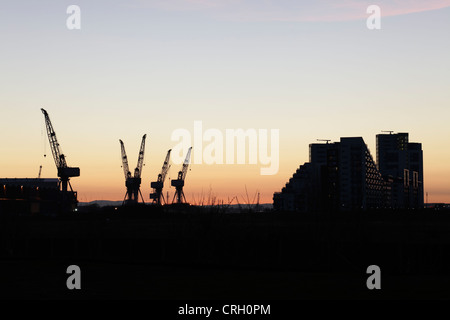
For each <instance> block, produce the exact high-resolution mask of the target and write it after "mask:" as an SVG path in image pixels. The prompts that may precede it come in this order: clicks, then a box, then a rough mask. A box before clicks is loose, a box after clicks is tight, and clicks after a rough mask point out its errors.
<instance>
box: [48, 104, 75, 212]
mask: <svg viewBox="0 0 450 320" xmlns="http://www.w3.org/2000/svg"><path fill="white" fill-rule="evenodd" d="M41 111H42V113H43V114H44V118H45V127H46V129H47V136H48V141H49V143H50V149H51V150H52V154H53V159H54V161H55V165H56V168H57V170H58V177H59V184H58V188H59V189H60V191H62V202H63V205H64V206H65V208H64V210H66V209H71V208H74V207H75V206H76V204H77V202H78V201H77V199H76V198H77V195H76V192H74V191H73V189H72V185H71V184H70V178H71V177H79V176H80V168H78V167H69V166H67V162H66V157H65V156H64V154H63V153H62V152H61V148H60V145H59V143H58V139H57V138H56V133H55V130H54V128H53V125H52V122H51V120H50V117H49V115H48V113H47V111H46V110H45V109H43V108H41ZM68 186H69V187H70V190H71V191H70V192H68V190H67V187H68Z"/></svg>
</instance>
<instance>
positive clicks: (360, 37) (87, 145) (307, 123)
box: [0, 0, 450, 203]
mask: <svg viewBox="0 0 450 320" xmlns="http://www.w3.org/2000/svg"><path fill="white" fill-rule="evenodd" d="M168 3H169V4H170V5H169V4H168ZM333 3H334V2H332V1H317V2H316V1H309V2H306V1H304V2H302V1H296V2H293V1H267V2H265V4H264V5H260V6H256V4H255V2H254V1H229V2H225V1H218V0H216V1H206V0H205V1H187V0H178V1H172V2H166V1H164V2H162V1H137V0H136V1H95V3H92V2H91V1H79V2H78V5H79V6H80V8H81V29H80V30H68V29H67V27H66V19H67V17H68V15H67V13H66V8H67V6H69V5H70V4H72V3H69V2H65V1H62V2H61V1H42V2H39V3H36V2H31V1H16V2H10V3H8V4H3V3H2V4H1V5H0V41H1V47H2V50H1V53H0V57H1V59H0V67H1V68H0V70H1V72H0V92H1V94H0V105H1V117H0V128H1V135H0V145H1V150H2V151H1V157H0V177H2V178H16V177H17V178H25V177H28V178H35V177H37V175H38V172H39V166H40V165H42V166H43V169H42V176H43V177H48V178H55V177H56V167H55V164H54V163H53V159H52V156H51V151H50V148H49V144H48V139H47V136H46V132H45V125H44V117H43V115H42V113H41V111H40V108H45V109H46V110H47V111H48V113H49V115H50V118H51V120H52V122H53V125H54V128H55V131H56V134H57V137H58V140H59V142H60V144H61V147H62V150H63V152H64V154H65V155H66V157H67V162H68V164H69V166H78V167H80V169H81V176H80V177H78V178H73V179H72V180H71V182H72V186H73V187H74V189H75V190H76V191H78V199H79V201H82V202H87V201H93V200H122V199H123V197H124V194H125V181H124V176H123V172H122V168H121V157H120V145H119V139H122V140H123V141H124V143H125V147H126V151H127V154H128V159H129V164H130V168H131V169H134V167H135V165H136V161H137V156H138V149H139V145H140V142H141V137H142V135H143V134H147V144H146V153H145V167H144V169H143V172H142V187H141V190H142V193H143V196H144V200H145V201H146V202H149V201H150V200H149V193H150V192H151V189H150V182H151V181H154V180H156V177H157V175H158V173H159V171H160V169H161V166H162V164H163V160H164V157H165V155H166V152H167V150H168V149H170V148H173V147H174V146H175V145H176V144H177V141H172V140H171V135H172V133H173V132H174V130H176V129H181V128H184V129H186V130H188V131H190V132H191V133H192V134H193V132H194V121H202V124H203V130H204V131H205V130H207V129H217V130H219V131H220V132H222V133H223V134H225V130H226V129H238V128H242V129H244V130H247V129H256V130H258V129H268V130H270V129H279V134H280V136H279V138H280V139H279V170H278V173H276V174H274V175H265V176H264V175H261V174H260V168H261V167H264V165H261V164H256V165H250V164H243V165H237V164H228V165H226V164H215V165H206V164H193V165H192V166H191V170H190V171H189V172H188V174H187V178H186V186H185V190H184V191H185V194H186V197H187V199H188V201H190V202H194V197H195V199H196V200H197V201H198V199H200V197H201V195H202V194H203V197H204V198H205V199H207V198H208V196H209V194H211V195H212V196H214V197H216V198H217V199H223V200H224V201H225V202H226V201H227V199H228V198H230V199H231V198H232V197H234V196H238V197H239V201H240V202H241V203H245V202H246V201H247V200H246V198H247V196H246V188H247V190H248V194H249V197H250V198H251V199H250V201H252V199H253V197H254V195H255V193H256V192H259V193H260V203H271V202H272V196H273V193H274V192H275V191H280V190H281V188H282V187H283V186H284V184H285V183H286V182H287V181H288V179H289V178H290V177H291V176H292V174H293V173H294V171H295V170H296V169H297V168H298V167H299V166H300V165H301V164H303V163H304V162H307V161H308V145H309V144H310V143H314V142H316V140H317V139H330V140H332V141H338V140H339V138H340V137H350V136H361V137H363V138H364V140H365V142H366V144H367V145H368V146H369V148H370V150H371V153H372V156H373V157H374V158H375V157H376V145H375V136H376V134H378V133H381V130H393V131H395V132H409V137H410V141H411V142H421V143H422V148H423V152H424V189H425V192H426V193H428V201H429V202H447V203H450V182H449V181H450V149H449V148H448V146H449V145H450V126H449V119H450V59H449V57H450V42H449V41H448V30H450V7H449V6H450V2H449V1H430V2H426V4H427V5H424V4H423V3H424V2H421V3H422V4H420V2H418V1H398V2H397V1H395V2H394V3H395V4H393V2H392V1H380V2H379V5H380V7H381V13H382V18H381V19H382V20H381V21H382V22H381V23H382V24H381V25H382V28H381V30H369V29H368V28H367V27H366V18H367V16H368V15H367V13H366V12H365V8H367V6H368V5H370V4H371V3H369V2H367V1H343V2H342V3H341V5H340V6H336V5H335V4H333ZM384 13H385V15H383V14H384ZM204 144H206V143H204ZM44 154H46V157H44ZM193 156H194V155H193ZM180 167H181V165H180V164H173V165H172V168H171V170H170V172H169V177H170V178H176V174H177V172H178V170H179V169H180ZM169 185H170V183H169V182H168V180H167V181H166V187H165V189H164V194H165V193H166V192H167V191H169V193H170V196H171V197H173V194H174V188H169Z"/></svg>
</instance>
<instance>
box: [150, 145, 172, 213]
mask: <svg viewBox="0 0 450 320" xmlns="http://www.w3.org/2000/svg"><path fill="white" fill-rule="evenodd" d="M171 151H172V149H170V150H169V151H167V155H166V159H165V160H164V164H163V166H162V169H161V173H160V174H158V180H157V181H154V182H152V183H150V187H151V188H153V193H150V199H153V203H155V204H157V205H161V198H162V199H163V200H164V202H166V199H164V194H163V192H162V190H163V188H164V180H166V175H167V172H168V171H169V169H170V165H169V160H170V152H171ZM168 200H169V199H167V201H168Z"/></svg>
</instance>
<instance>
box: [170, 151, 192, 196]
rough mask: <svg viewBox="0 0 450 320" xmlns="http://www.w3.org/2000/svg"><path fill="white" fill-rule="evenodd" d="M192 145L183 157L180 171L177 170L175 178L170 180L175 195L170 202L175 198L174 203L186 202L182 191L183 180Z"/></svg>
mask: <svg viewBox="0 0 450 320" xmlns="http://www.w3.org/2000/svg"><path fill="white" fill-rule="evenodd" d="M191 150H192V147H190V148H189V150H188V152H187V154H186V158H185V159H184V163H183V166H182V168H181V170H180V171H178V177H177V179H176V180H172V181H171V185H172V187H175V195H174V196H173V200H172V203H173V202H174V201H175V199H176V203H183V202H184V203H186V197H185V195H184V192H183V187H184V180H185V179H186V174H187V170H188V167H189V161H190V158H191Z"/></svg>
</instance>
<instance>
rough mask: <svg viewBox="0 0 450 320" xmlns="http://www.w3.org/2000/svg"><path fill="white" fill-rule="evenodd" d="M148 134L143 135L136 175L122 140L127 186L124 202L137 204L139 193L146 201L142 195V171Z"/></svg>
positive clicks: (121, 146) (123, 164) (123, 166)
mask: <svg viewBox="0 0 450 320" xmlns="http://www.w3.org/2000/svg"><path fill="white" fill-rule="evenodd" d="M146 137H147V135H146V134H144V136H143V137H142V142H141V147H140V149H139V157H138V162H137V165H136V168H135V169H134V176H132V175H131V172H130V169H129V166H128V158H127V153H126V151H125V145H124V143H123V141H122V140H119V142H120V149H121V153H122V168H123V172H124V174H125V186H126V188H127V192H126V193H125V198H124V200H123V204H136V203H138V200H139V194H140V195H141V199H142V202H144V197H142V193H141V173H142V166H143V165H144V151H145V138H146Z"/></svg>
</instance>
